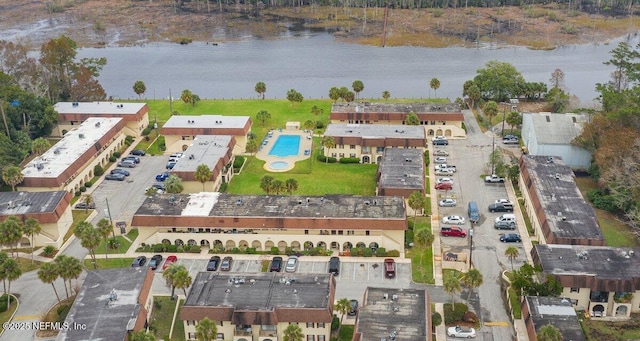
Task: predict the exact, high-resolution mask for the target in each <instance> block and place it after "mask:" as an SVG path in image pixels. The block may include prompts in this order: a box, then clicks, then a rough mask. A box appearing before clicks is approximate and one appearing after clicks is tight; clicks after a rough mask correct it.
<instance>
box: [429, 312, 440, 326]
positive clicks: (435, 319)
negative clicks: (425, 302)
mask: <svg viewBox="0 0 640 341" xmlns="http://www.w3.org/2000/svg"><path fill="white" fill-rule="evenodd" d="M440 323H442V315H440V313H439V312H437V311H435V312H434V313H433V314H431V328H433V329H435V328H436V327H437V326H439V325H440Z"/></svg>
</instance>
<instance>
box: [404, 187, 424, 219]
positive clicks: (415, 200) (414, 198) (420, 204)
mask: <svg viewBox="0 0 640 341" xmlns="http://www.w3.org/2000/svg"><path fill="white" fill-rule="evenodd" d="M408 201H409V207H411V209H412V210H413V228H415V227H416V216H417V215H418V210H419V211H420V212H422V210H423V209H424V206H425V205H426V204H427V199H425V197H424V194H422V192H420V191H415V192H413V193H411V195H410V196H409V200H408Z"/></svg>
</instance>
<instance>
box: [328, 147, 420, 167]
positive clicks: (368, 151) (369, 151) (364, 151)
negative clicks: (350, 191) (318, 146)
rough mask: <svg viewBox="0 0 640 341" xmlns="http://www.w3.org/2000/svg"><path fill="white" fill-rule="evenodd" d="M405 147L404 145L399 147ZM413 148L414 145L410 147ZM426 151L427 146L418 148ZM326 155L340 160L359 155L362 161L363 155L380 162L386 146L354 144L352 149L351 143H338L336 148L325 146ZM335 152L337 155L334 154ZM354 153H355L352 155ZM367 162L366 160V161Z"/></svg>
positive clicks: (371, 160)
mask: <svg viewBox="0 0 640 341" xmlns="http://www.w3.org/2000/svg"><path fill="white" fill-rule="evenodd" d="M398 148H403V147H398ZM410 148H413V147H410ZM416 149H420V150H422V151H424V149H425V148H416ZM323 152H324V155H326V156H329V157H334V158H336V159H338V160H340V159H341V158H343V157H347V158H348V157H357V158H359V159H360V161H362V160H363V159H362V157H363V156H369V160H370V161H369V163H378V157H382V156H383V155H384V148H382V150H381V151H378V148H377V147H363V146H360V145H354V149H351V145H336V147H335V148H327V147H323ZM334 154H335V155H334ZM352 154H353V155H352ZM364 163H366V162H364Z"/></svg>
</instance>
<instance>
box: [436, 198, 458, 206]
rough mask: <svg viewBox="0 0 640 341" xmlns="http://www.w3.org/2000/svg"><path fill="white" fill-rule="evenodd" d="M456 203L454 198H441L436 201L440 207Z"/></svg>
mask: <svg viewBox="0 0 640 341" xmlns="http://www.w3.org/2000/svg"><path fill="white" fill-rule="evenodd" d="M456 204H457V202H456V200H455V199H442V200H440V202H438V206H440V207H455V206H456Z"/></svg>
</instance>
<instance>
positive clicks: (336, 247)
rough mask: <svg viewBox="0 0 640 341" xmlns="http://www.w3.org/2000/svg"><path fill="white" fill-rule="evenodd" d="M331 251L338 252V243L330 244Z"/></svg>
mask: <svg viewBox="0 0 640 341" xmlns="http://www.w3.org/2000/svg"><path fill="white" fill-rule="evenodd" d="M331 250H338V251H340V243H338V242H331Z"/></svg>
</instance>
